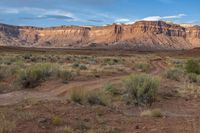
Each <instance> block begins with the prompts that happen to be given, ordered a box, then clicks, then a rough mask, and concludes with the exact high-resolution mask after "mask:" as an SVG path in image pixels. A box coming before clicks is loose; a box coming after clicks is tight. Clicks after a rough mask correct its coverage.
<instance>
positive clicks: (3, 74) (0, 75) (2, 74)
mask: <svg viewBox="0 0 200 133" xmlns="http://www.w3.org/2000/svg"><path fill="white" fill-rule="evenodd" d="M4 78H5V71H3V69H2V68H1V67H0V81H1V80H3V79H4Z"/></svg>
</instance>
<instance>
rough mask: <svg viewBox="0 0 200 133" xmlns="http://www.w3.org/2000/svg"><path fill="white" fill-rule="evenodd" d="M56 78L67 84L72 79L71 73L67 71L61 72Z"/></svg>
mask: <svg viewBox="0 0 200 133" xmlns="http://www.w3.org/2000/svg"><path fill="white" fill-rule="evenodd" d="M58 76H59V78H61V79H62V81H63V83H68V81H69V80H72V79H73V77H74V75H73V73H72V72H70V71H67V70H61V71H60V72H59V75H58Z"/></svg>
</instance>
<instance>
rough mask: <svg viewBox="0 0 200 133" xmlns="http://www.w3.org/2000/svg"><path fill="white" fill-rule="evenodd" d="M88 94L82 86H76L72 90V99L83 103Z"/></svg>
mask: <svg viewBox="0 0 200 133" xmlns="http://www.w3.org/2000/svg"><path fill="white" fill-rule="evenodd" d="M85 97H86V94H85V91H84V90H83V89H82V88H74V89H72V90H71V92H70V99H71V100H72V101H73V102H75V103H79V104H83V102H84V100H85Z"/></svg>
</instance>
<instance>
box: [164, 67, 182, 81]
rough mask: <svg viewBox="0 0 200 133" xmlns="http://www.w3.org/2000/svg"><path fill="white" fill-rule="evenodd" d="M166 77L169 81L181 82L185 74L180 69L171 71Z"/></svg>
mask: <svg viewBox="0 0 200 133" xmlns="http://www.w3.org/2000/svg"><path fill="white" fill-rule="evenodd" d="M165 76H166V78H168V79H171V80H175V81H180V80H181V78H182V77H183V76H184V72H183V71H182V70H180V69H170V70H168V71H167V72H166V74H165Z"/></svg>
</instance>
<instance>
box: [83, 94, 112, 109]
mask: <svg viewBox="0 0 200 133" xmlns="http://www.w3.org/2000/svg"><path fill="white" fill-rule="evenodd" d="M86 102H87V103H89V104H90V105H103V106H106V105H108V104H109V100H108V97H107V96H106V94H105V93H104V92H101V91H91V92H87V97H86Z"/></svg>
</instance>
